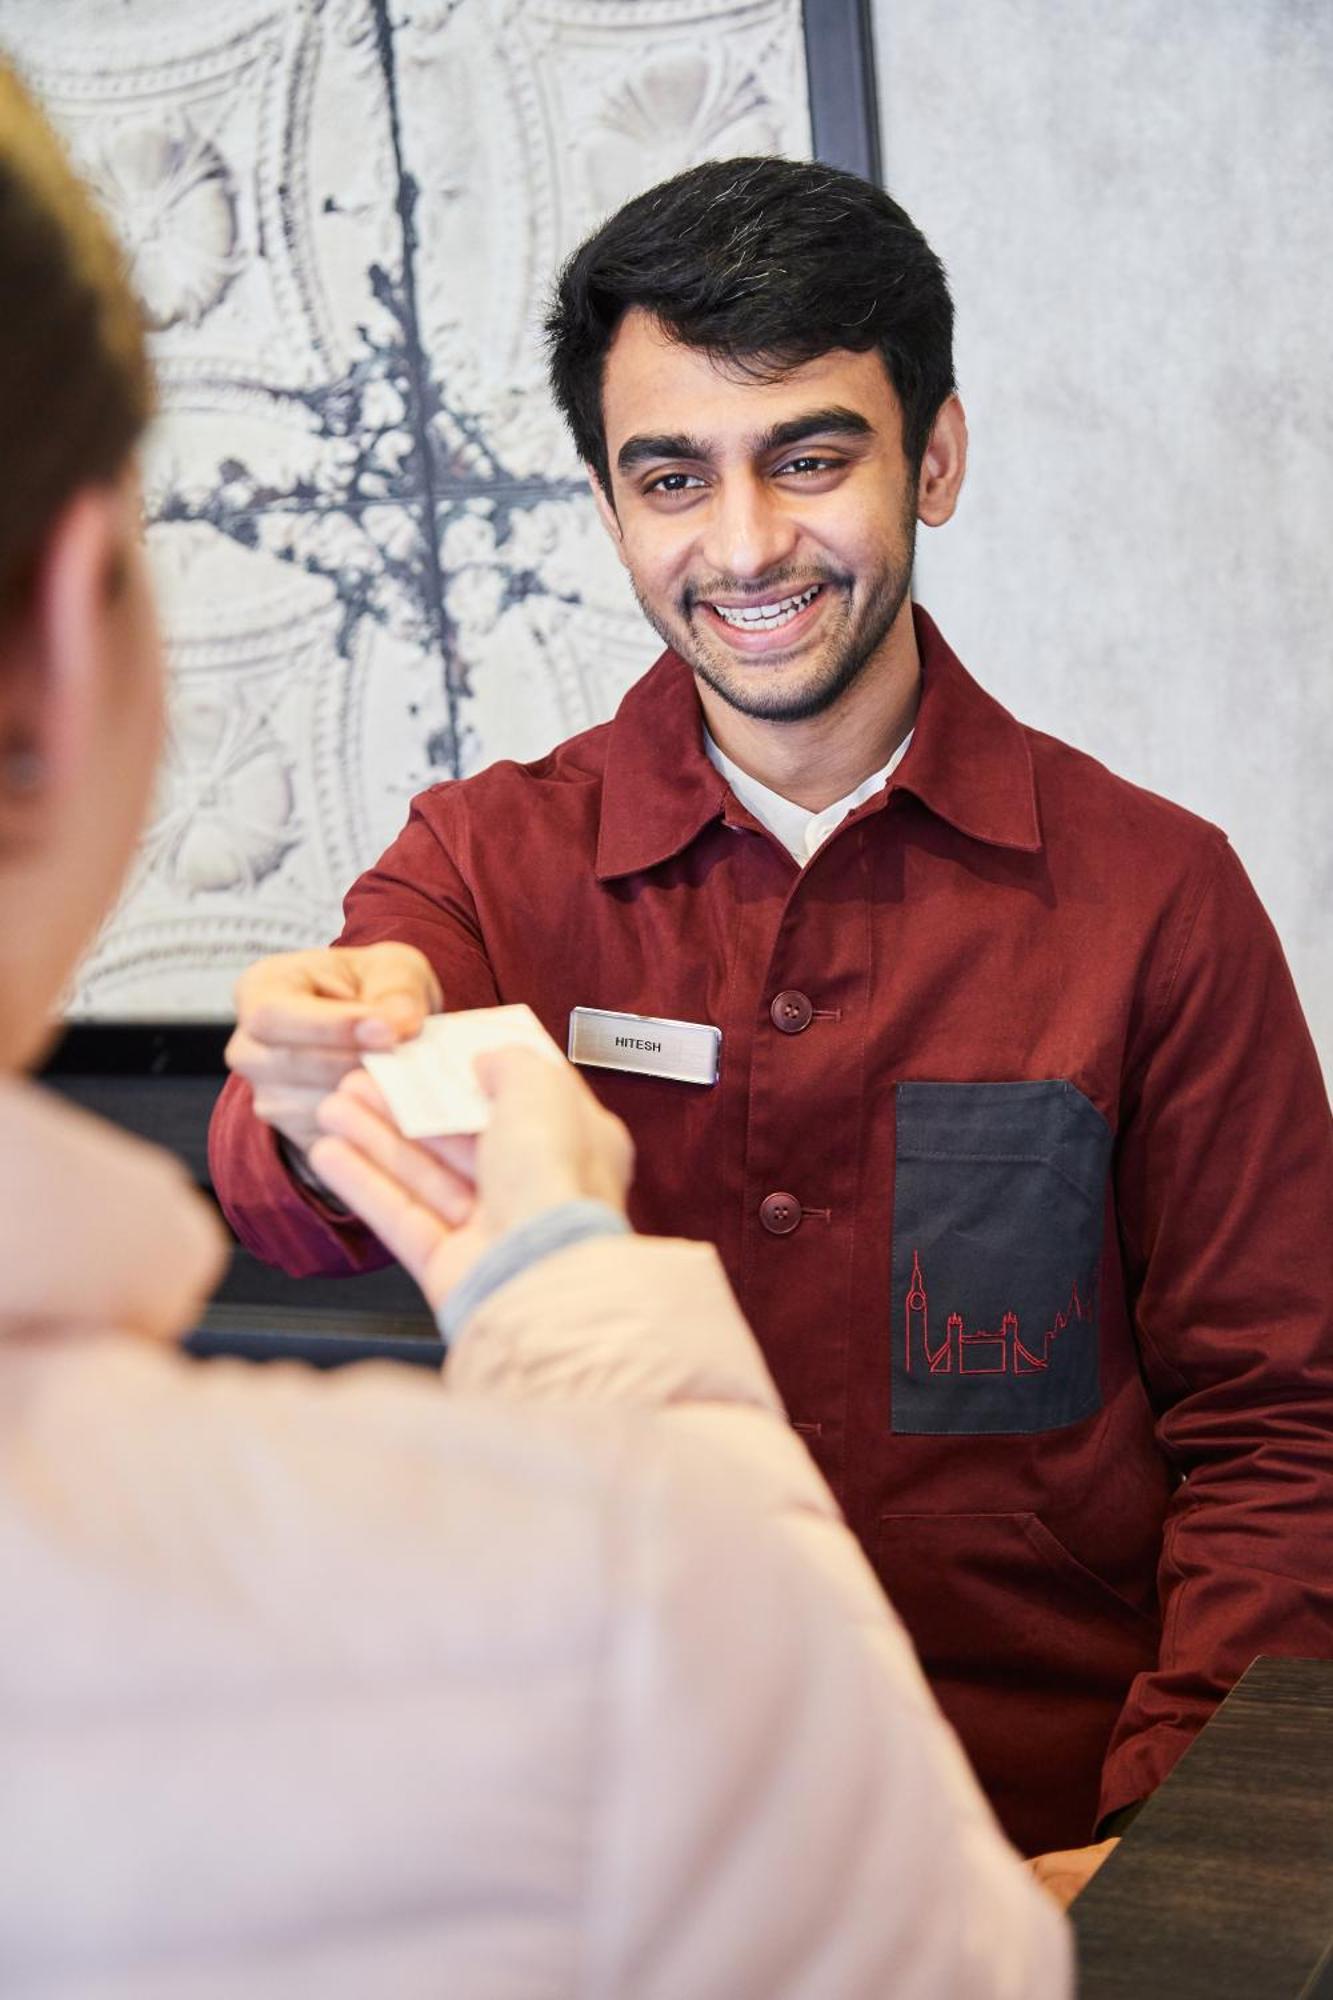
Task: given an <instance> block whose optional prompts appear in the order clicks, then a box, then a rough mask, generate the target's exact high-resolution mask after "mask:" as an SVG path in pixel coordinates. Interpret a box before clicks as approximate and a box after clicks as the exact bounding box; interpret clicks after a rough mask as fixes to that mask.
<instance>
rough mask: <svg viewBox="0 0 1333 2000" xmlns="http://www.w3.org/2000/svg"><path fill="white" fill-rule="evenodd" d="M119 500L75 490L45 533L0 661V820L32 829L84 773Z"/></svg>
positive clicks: (115, 494)
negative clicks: (23, 603) (24, 597)
mask: <svg viewBox="0 0 1333 2000" xmlns="http://www.w3.org/2000/svg"><path fill="white" fill-rule="evenodd" d="M123 511H124V503H123V498H122V495H121V493H120V491H119V489H118V488H117V487H115V486H90V487H85V488H83V489H82V490H81V491H80V492H79V493H77V494H75V496H74V498H73V499H72V500H70V501H68V502H67V503H66V505H65V506H64V507H63V508H62V510H61V512H60V513H59V514H58V515H57V517H56V520H55V522H54V523H53V525H52V526H51V528H50V529H49V530H48V532H47V536H46V540H45V542H44V544H43V546H42V549H41V551H40V553H39V556H38V560H37V565H36V570H35V574H34V577H33V581H32V584H31V587H30V593H29V597H28V601H27V603H26V604H25V605H24V606H23V607H22V608H21V609H20V610H19V611H18V613H17V614H16V616H15V619H14V623H13V625H12V626H11V628H10V631H9V634H8V637H7V638H6V640H5V641H4V643H3V659H0V827H2V828H3V832H4V834H5V835H8V836H10V837H15V836H21V835H22V833H23V832H24V831H25V830H27V831H29V832H35V831H36V830H37V829H38V827H39V825H40V822H41V818H42V816H43V815H44V814H46V813H49V812H51V811H53V810H56V811H58V810H59V809H60V806H61V803H62V801H63V800H64V798H65V797H66V796H67V795H68V794H69V793H70V792H71V791H72V790H74V789H75V788H76V787H77V786H79V785H80V784H81V783H82V782H83V781H84V778H85V775H86V773H87V770H88V760H89V758H90V757H91V756H93V755H94V754H96V737H97V731H98V717H99V715H100V713H101V712H102V709H103V707H104V704H105V699H106V695H105V686H106V678H107V676H108V675H109V674H110V672H111V670H112V664H113V661H112V654H113V650H114V648H113V645H112V635H111V612H112V608H113V604H114V599H115V597H116V595H117V593H118V591H119V589H120V588H121V576H122V573H123V569H124V562H125V553H124V550H123V548H122V536H123V531H124V530H123Z"/></svg>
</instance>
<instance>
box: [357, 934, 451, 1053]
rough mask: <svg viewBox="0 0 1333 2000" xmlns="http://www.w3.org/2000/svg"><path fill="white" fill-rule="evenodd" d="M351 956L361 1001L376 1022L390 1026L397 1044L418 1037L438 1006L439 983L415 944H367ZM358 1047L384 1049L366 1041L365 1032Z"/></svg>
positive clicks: (370, 1040)
mask: <svg viewBox="0 0 1333 2000" xmlns="http://www.w3.org/2000/svg"><path fill="white" fill-rule="evenodd" d="M352 956H354V957H355V958H356V960H357V972H358V975H359V978H360V982H361V989H360V990H361V998H362V999H363V1000H364V1001H365V1002H366V1004H367V1006H369V1007H371V1008H373V1009H374V1017H375V1020H376V1021H379V1022H383V1023H384V1024H385V1025H386V1026H387V1027H389V1028H390V1029H391V1030H392V1034H393V1038H394V1039H396V1040H397V1041H400V1042H405V1041H410V1040H411V1038H412V1036H413V1035H417V1034H420V1032H421V1029H422V1025H423V1024H424V1022H425V1019H426V1016H427V1014H430V1013H433V1012H434V1011H435V1010H436V1009H438V1008H439V1006H440V1005H441V994H440V984H439V981H438V980H437V979H436V977H435V974H434V973H433V972H432V970H431V968H430V965H429V963H428V962H427V960H426V958H425V956H424V955H423V954H422V953H421V952H419V951H418V950H417V948H416V946H415V945H408V944H392V943H386V944H377V945H366V946H364V947H362V949H361V950H359V951H356V952H354V953H353V954H352ZM366 1026H367V1028H369V1026H370V1023H367V1024H366ZM361 1045H362V1047H363V1048H373V1047H378V1046H383V1044H381V1043H379V1042H378V1041H376V1040H373V1039H368V1038H367V1034H366V1029H363V1030H362V1032H361ZM389 1045H390V1046H392V1043H390V1044H389Z"/></svg>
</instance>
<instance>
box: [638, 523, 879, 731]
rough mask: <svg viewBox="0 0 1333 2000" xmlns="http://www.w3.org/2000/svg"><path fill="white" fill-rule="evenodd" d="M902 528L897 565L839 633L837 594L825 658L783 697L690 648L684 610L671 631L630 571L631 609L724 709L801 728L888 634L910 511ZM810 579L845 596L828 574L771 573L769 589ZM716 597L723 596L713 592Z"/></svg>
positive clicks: (841, 584)
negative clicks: (633, 601) (810, 675)
mask: <svg viewBox="0 0 1333 2000" xmlns="http://www.w3.org/2000/svg"><path fill="white" fill-rule="evenodd" d="M904 530H905V540H906V550H905V554H904V557H903V560H902V562H901V563H899V562H896V561H893V560H892V559H891V560H890V561H888V562H887V563H885V565H884V566H883V568H882V569H881V570H880V572H879V574H878V576H877V577H876V579H875V582H874V585H873V587H872V589H871V592H870V596H869V598H868V599H867V601H866V604H865V607H864V609H863V611H862V612H861V614H860V616H859V618H858V619H857V620H856V624H855V627H854V628H851V629H846V628H847V627H848V625H849V620H850V602H849V600H848V599H847V598H846V597H845V596H844V601H843V625H844V630H843V632H842V633H841V635H838V634H836V633H835V634H834V635H832V636H831V637H830V638H829V639H828V640H826V641H825V655H824V658H823V660H822V662H821V664H820V667H819V670H818V671H817V673H816V674H815V676H814V679H813V680H812V681H807V682H805V683H804V685H800V686H797V687H795V688H792V689H788V690H786V691H785V692H784V691H783V690H781V689H774V690H769V691H766V690H765V689H764V688H763V686H762V684H759V685H754V686H751V685H749V684H748V680H746V679H742V678H741V677H742V676H744V675H745V674H746V669H745V668H744V667H742V666H739V665H738V664H736V663H735V662H734V661H732V660H728V659H726V658H725V657H722V658H719V657H717V656H716V655H715V654H714V653H713V652H712V651H711V650H710V649H709V648H708V647H706V646H703V645H700V644H699V643H698V641H697V636H696V633H695V629H694V626H693V624H692V622H691V619H690V616H689V612H688V610H685V611H683V612H681V613H680V614H679V616H680V619H681V623H680V625H679V626H676V625H674V624H671V623H668V621H667V620H666V619H665V618H664V617H662V616H661V615H659V613H658V612H656V611H655V610H654V609H653V607H652V606H651V605H650V604H649V603H648V602H647V601H646V599H645V598H644V596H643V593H642V592H641V591H640V589H639V585H638V579H637V578H636V577H635V576H634V574H633V572H631V573H630V582H631V584H632V586H633V589H634V595H635V597H636V598H637V599H638V603H639V609H640V610H641V611H642V612H643V615H644V617H645V618H646V619H647V620H648V623H649V624H650V625H651V626H652V627H653V629H654V631H655V632H656V633H657V634H658V636H659V637H660V638H661V639H662V640H663V642H664V643H665V644H666V645H668V646H670V647H671V649H672V650H673V652H676V653H678V654H679V655H680V657H681V658H682V659H683V660H684V661H685V663H686V665H687V666H689V667H691V668H693V670H694V672H695V673H696V674H697V675H698V676H699V679H700V680H701V681H703V682H704V684H705V686H707V687H710V688H711V689H712V690H713V692H714V694H716V695H718V696H719V697H720V698H721V699H722V700H723V701H725V702H726V703H727V704H728V706H729V707H731V708H734V709H735V710H736V711H737V713H738V714H740V715H749V716H753V717H754V718H755V720H756V721H759V722H808V721H809V720H810V718H811V717H812V716H815V715H823V714H824V713H825V712H826V711H827V710H828V709H830V708H832V707H833V705H834V704H835V702H838V701H841V700H842V698H843V696H844V695H845V694H846V693H847V690H848V689H849V688H851V687H853V686H855V684H856V682H857V681H858V680H859V679H860V678H861V675H862V674H863V673H864V672H865V670H866V668H867V667H868V666H869V664H870V662H871V661H872V660H873V659H874V657H875V655H876V653H877V652H878V651H879V649H880V647H881V646H882V645H883V643H884V641H885V640H886V639H887V638H888V635H889V633H890V632H891V631H892V629H893V626H894V623H895V621H896V619H897V617H898V614H899V612H900V611H901V610H902V608H903V604H904V601H905V600H906V598H907V595H908V592H909V591H910V590H911V587H912V569H913V564H914V561H915V557H916V512H915V509H913V511H912V513H911V514H910V515H909V516H908V518H907V521H906V522H905V524H904ZM816 580H818V581H819V582H822V583H823V584H824V585H825V587H826V588H833V589H843V590H844V591H845V590H846V584H845V581H844V580H842V579H839V578H837V577H835V576H833V575H831V574H830V575H826V576H821V577H819V578H818V579H816V578H815V577H814V576H812V575H811V574H810V573H809V572H806V573H805V574H804V575H802V576H799V577H786V576H783V575H781V574H779V575H778V576H776V577H775V578H773V579H772V582H771V586H770V587H771V588H772V589H774V590H777V589H782V588H788V587H792V586H794V587H795V588H797V589H800V588H802V587H803V586H804V585H805V584H808V583H813V582H815V581H816ZM718 594H719V595H724V594H730V592H729V590H727V591H724V590H723V589H721V588H719V592H718ZM756 680H758V676H756ZM738 683H739V684H738Z"/></svg>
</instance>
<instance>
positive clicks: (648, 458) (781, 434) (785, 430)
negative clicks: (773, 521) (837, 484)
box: [616, 403, 875, 472]
mask: <svg viewBox="0 0 1333 2000" xmlns="http://www.w3.org/2000/svg"><path fill="white" fill-rule="evenodd" d="M874 428H875V427H874V425H873V424H872V423H870V422H869V420H868V419H867V418H865V417H863V416H862V415H861V414H860V412H859V411H857V410H849V409H846V408H845V407H844V406H843V405H842V404H841V403H832V404H830V405H829V407H828V408H827V409H823V410H803V411H802V412H801V414H800V415H799V416H797V417H786V418H784V420H783V421H782V423H780V424H774V425H772V427H771V428H770V429H769V430H766V431H761V432H760V434H759V435H758V436H757V437H755V438H752V439H751V440H750V450H751V451H752V452H753V453H754V454H755V455H756V456H758V457H767V456H768V454H769V453H770V452H774V451H782V450H784V449H785V448H786V447H787V446H788V445H793V444H801V443H802V442H803V441H804V440H805V439H806V438H812V437H872V436H873V435H874ZM713 456H714V446H713V445H712V444H711V443H710V442H709V441H708V439H707V438H697V437H689V436H688V435H687V434H686V433H685V432H684V431H671V432H668V431H656V432H654V431H636V433H635V434H634V436H633V437H628V438H626V439H625V442H624V444H622V445H621V447H620V450H619V451H618V452H617V453H616V465H617V467H618V468H619V470H620V471H621V472H632V471H633V469H634V467H635V466H636V465H644V464H647V463H649V462H660V461H662V460H664V459H693V460H694V461H695V462H696V463H699V462H702V463H707V462H708V461H709V460H711V459H712V457H713Z"/></svg>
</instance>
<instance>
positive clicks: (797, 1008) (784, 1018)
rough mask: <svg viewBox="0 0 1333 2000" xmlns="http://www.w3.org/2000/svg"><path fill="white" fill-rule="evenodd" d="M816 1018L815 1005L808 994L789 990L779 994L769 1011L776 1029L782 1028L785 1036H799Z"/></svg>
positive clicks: (769, 1016)
mask: <svg viewBox="0 0 1333 2000" xmlns="http://www.w3.org/2000/svg"><path fill="white" fill-rule="evenodd" d="M814 1017H815V1009H814V1003H813V1002H812V1001H811V999H810V996H809V994H808V993H797V992H796V991H795V989H794V988H793V989H789V990H788V991H787V992H785V993H779V994H778V995H777V996H776V998H775V999H774V1001H773V1004H772V1006H771V1007H770V1008H769V1010H768V1018H769V1019H770V1021H772V1023H773V1026H774V1027H775V1028H781V1030H782V1032H783V1034H784V1035H799V1034H800V1033H801V1030H802V1029H803V1028H808V1027H809V1026H810V1023H811V1021H813V1019H814Z"/></svg>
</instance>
